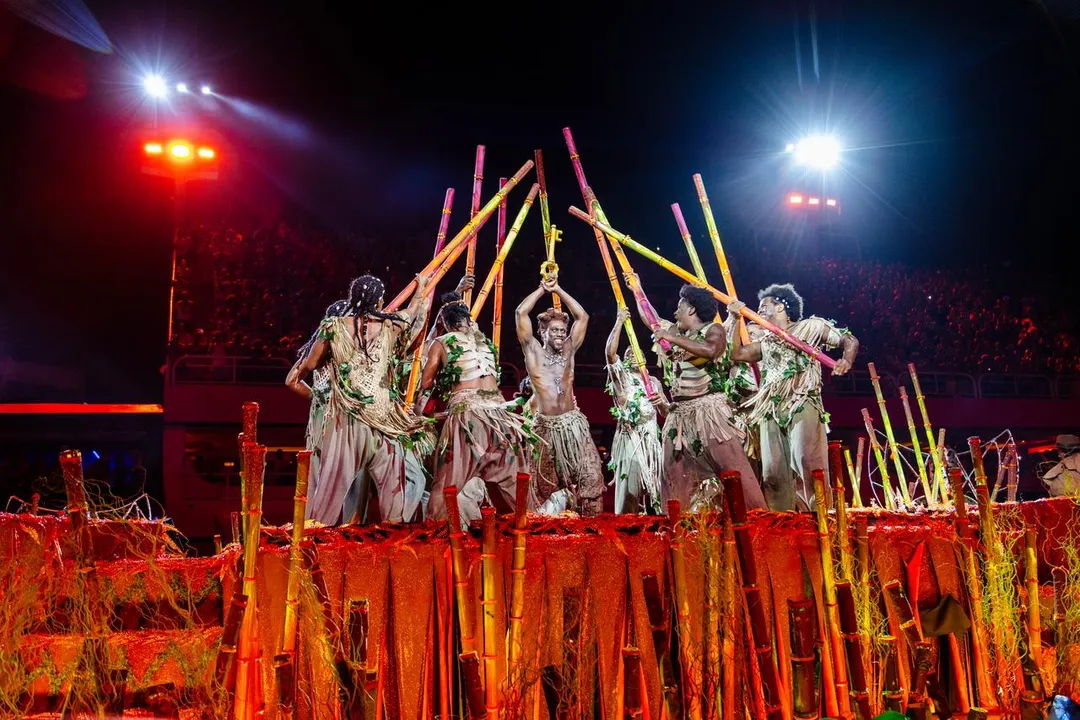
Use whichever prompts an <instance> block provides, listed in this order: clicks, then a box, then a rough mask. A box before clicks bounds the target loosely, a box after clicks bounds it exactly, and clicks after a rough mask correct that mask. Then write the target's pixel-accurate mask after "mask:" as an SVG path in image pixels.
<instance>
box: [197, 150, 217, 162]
mask: <svg viewBox="0 0 1080 720" xmlns="http://www.w3.org/2000/svg"><path fill="white" fill-rule="evenodd" d="M215 155H217V153H215V152H214V148H209V147H201V148H199V157H201V158H202V159H203V160H213V159H214V157H215Z"/></svg>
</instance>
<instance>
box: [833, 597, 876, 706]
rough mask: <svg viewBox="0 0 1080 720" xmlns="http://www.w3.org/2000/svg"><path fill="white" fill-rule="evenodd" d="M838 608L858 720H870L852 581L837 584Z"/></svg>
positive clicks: (868, 698) (868, 695) (861, 643)
mask: <svg viewBox="0 0 1080 720" xmlns="http://www.w3.org/2000/svg"><path fill="white" fill-rule="evenodd" d="M836 608H837V616H838V617H839V619H840V632H841V634H842V637H843V638H844V647H845V648H846V649H847V661H848V666H849V668H850V669H851V699H852V701H853V702H854V710H855V717H856V720H870V719H871V718H872V717H873V713H872V711H871V709H870V688H869V685H868V684H867V680H866V658H865V657H864V654H863V651H864V646H863V642H862V638H861V637H860V634H859V623H858V620H857V616H856V614H855V596H854V594H853V593H852V589H851V581H847V580H845V581H844V582H838V583H836Z"/></svg>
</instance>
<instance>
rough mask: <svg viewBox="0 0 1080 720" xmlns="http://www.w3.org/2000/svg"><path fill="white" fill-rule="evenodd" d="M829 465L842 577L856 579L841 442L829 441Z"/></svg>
mask: <svg viewBox="0 0 1080 720" xmlns="http://www.w3.org/2000/svg"><path fill="white" fill-rule="evenodd" d="M829 465H830V468H831V471H832V474H833V476H834V478H835V479H836V486H835V489H834V490H833V504H834V507H835V508H836V540H837V542H836V545H837V548H838V549H839V551H840V579H841V580H842V581H846V582H853V581H854V580H855V551H854V548H853V547H852V545H851V531H850V530H849V529H848V515H847V499H846V496H845V493H844V480H843V478H844V471H843V466H842V465H841V463H840V443H839V442H831V443H829Z"/></svg>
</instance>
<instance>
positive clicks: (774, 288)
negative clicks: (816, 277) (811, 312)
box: [757, 283, 803, 322]
mask: <svg viewBox="0 0 1080 720" xmlns="http://www.w3.org/2000/svg"><path fill="white" fill-rule="evenodd" d="M757 297H758V300H759V301H761V300H764V299H765V298H772V299H773V300H775V301H776V302H778V303H780V304H781V305H783V306H784V309H785V310H786V311H787V315H788V317H789V318H791V319H792V320H794V321H795V322H798V321H799V320H802V316H803V299H802V295H800V294H799V293H797V292H795V286H794V285H792V284H791V283H784V284H782V285H780V284H777V283H773V284H772V285H770V286H769V287H767V288H765V289H764V290H759V291H758V294H757Z"/></svg>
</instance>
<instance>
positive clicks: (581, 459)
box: [533, 408, 604, 516]
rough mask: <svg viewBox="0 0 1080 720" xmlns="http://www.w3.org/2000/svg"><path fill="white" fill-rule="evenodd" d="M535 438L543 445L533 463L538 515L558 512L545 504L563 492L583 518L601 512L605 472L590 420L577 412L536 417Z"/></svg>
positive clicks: (535, 501)
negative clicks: (571, 500)
mask: <svg viewBox="0 0 1080 720" xmlns="http://www.w3.org/2000/svg"><path fill="white" fill-rule="evenodd" d="M534 429H535V431H536V435H537V436H538V437H539V438H540V440H541V441H542V443H541V445H540V448H539V457H537V458H536V461H535V473H536V474H535V475H534V476H533V503H534V506H535V507H536V508H538V510H539V511H540V512H547V511H548V509H547V508H551V510H550V511H552V512H556V511H557V510H558V505H559V504H558V503H553V504H549V505H548V506H547V508H545V503H547V501H548V500H549V499H551V498H552V497H554V496H556V495H557V494H558V492H559V491H561V490H565V491H567V493H568V494H569V496H570V498H572V499H573V502H574V509H575V510H577V512H579V513H581V514H582V515H585V516H591V515H596V514H597V513H599V512H600V511H601V510H602V509H603V502H604V470H603V467H602V464H601V462H600V453H599V452H597V450H596V443H594V442H593V439H592V432H591V431H590V430H589V420H588V419H587V418H586V417H585V414H584V413H582V412H581V411H580V410H578V409H577V408H574V409H573V410H571V411H570V412H565V413H563V414H562V415H543V414H540V413H537V414H536V426H535V428H534Z"/></svg>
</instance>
